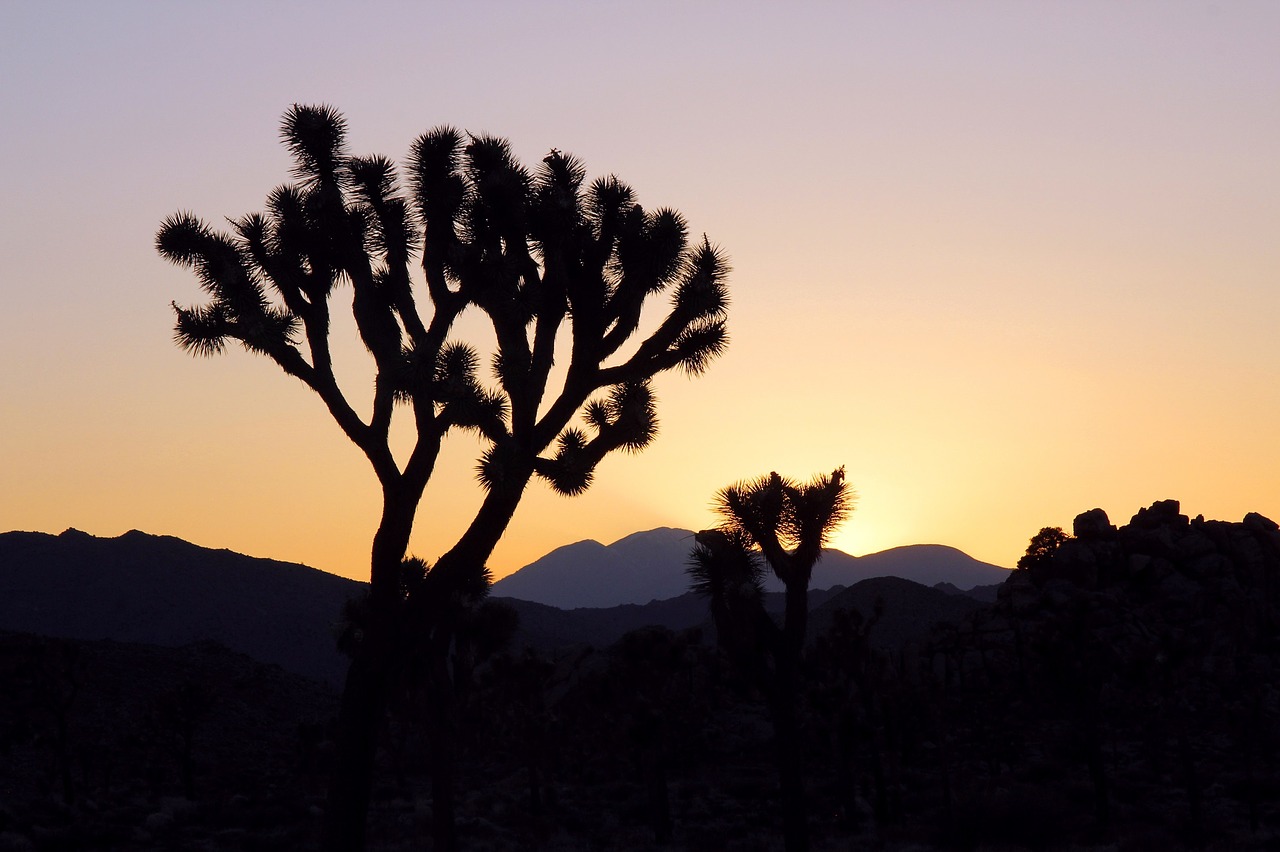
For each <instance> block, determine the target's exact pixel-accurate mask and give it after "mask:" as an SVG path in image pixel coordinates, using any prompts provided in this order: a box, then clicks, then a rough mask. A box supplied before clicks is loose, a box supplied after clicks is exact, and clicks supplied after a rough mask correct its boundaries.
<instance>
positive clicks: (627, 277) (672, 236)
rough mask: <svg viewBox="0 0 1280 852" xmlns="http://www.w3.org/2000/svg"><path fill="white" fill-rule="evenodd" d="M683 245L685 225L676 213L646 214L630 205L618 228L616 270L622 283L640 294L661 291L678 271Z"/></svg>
mask: <svg viewBox="0 0 1280 852" xmlns="http://www.w3.org/2000/svg"><path fill="white" fill-rule="evenodd" d="M687 244H688V227H687V226H686V225H685V221H684V217H682V216H681V215H680V214H679V213H677V212H676V211H674V210H669V209H665V208H664V209H661V210H658V211H657V212H656V213H646V212H645V210H644V208H643V207H641V206H640V205H639V204H636V205H634V206H633V207H631V208H630V209H629V210H628V211H627V214H626V216H625V217H623V219H622V221H621V223H620V226H619V231H618V246H617V255H616V271H617V273H618V275H619V278H620V279H621V281H622V283H623V286H625V287H628V288H629V289H632V290H636V291H638V292H641V293H644V294H649V293H653V292H656V291H658V290H661V289H662V288H663V287H665V286H667V284H668V283H670V281H671V280H672V278H673V277H674V276H675V275H677V274H678V273H679V272H680V268H681V262H682V260H683V257H684V252H685V248H686V246H687Z"/></svg>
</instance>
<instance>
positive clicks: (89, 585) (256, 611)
mask: <svg viewBox="0 0 1280 852" xmlns="http://www.w3.org/2000/svg"><path fill="white" fill-rule="evenodd" d="M692 546H693V533H692V532H691V531H689V530H682V529H674V528H670V527H664V528H660V529H656V530H649V531H647V532H641V533H635V534H633V535H629V536H627V537H625V538H623V539H620V540H619V541H616V542H614V543H613V544H611V545H608V546H605V545H603V544H600V543H599V542H596V541H584V542H578V543H577V544H571V545H567V546H565V547H561V548H557V549H556V550H554V551H552V552H551V553H549V554H547V555H546V556H544V557H542V558H541V559H539V560H537V561H536V562H533V563H532V564H530V565H528V566H526V567H525V568H523V569H521V570H520V571H517V572H516V573H515V574H512V575H511V576H509V577H506V578H503V579H502V580H500V581H498V582H497V583H496V584H494V588H493V595H494V596H495V597H500V598H505V599H507V602H508V603H509V604H510V605H512V606H514V607H515V609H516V610H517V611H518V612H519V613H520V615H521V620H522V624H521V631H522V633H523V635H524V637H525V640H526V641H529V642H531V643H532V644H534V645H537V646H540V647H557V646H561V645H566V644H567V645H574V644H582V643H587V644H596V645H597V646H598V647H599V646H602V645H603V644H607V643H609V642H612V641H615V640H616V639H617V638H619V637H620V636H621V635H622V634H623V633H625V632H626V631H627V630H630V629H634V628H637V627H643V626H647V625H654V624H657V625H663V626H666V627H669V628H671V629H684V628H686V627H694V626H699V625H704V626H706V627H707V629H708V630H710V625H709V620H708V615H709V613H708V610H707V608H706V601H704V600H702V599H700V598H697V597H695V596H693V595H690V594H688V581H687V578H686V577H685V573H684V570H685V561H686V559H687V556H688V552H689V549H690V548H691V547H692ZM1007 574H1008V572H1007V571H1005V570H1004V569H1002V568H997V567H996V566H994V565H987V564H985V563H982V562H978V561H976V560H973V559H970V558H969V557H968V556H965V555H964V554H963V553H961V552H960V551H958V550H956V549H955V548H950V547H942V546H940V545H918V546H914V547H899V548H894V549H892V550H887V551H884V552H883V553H877V554H872V555H870V556H863V557H853V556H849V555H848V554H845V553H841V552H840V551H837V550H830V551H827V554H826V556H825V557H824V559H823V560H822V561H821V562H820V563H819V564H818V567H817V569H816V570H815V572H814V580H813V583H812V590H811V592H810V603H811V606H813V607H821V606H823V605H824V604H825V603H826V602H827V601H828V600H830V599H831V598H832V597H834V596H835V595H836V594H838V593H840V592H841V589H842V587H845V586H848V587H856V588H858V589H860V590H861V591H860V592H857V593H853V592H851V594H861V595H862V597H860V598H858V599H857V601H856V603H857V605H858V606H859V607H862V608H865V606H866V603H867V602H866V600H864V599H863V598H866V595H867V594H869V592H868V590H869V589H872V588H881V587H883V588H887V589H889V590H890V594H889V597H890V598H891V599H892V600H895V601H897V600H906V599H907V598H908V597H909V598H910V599H911V600H912V601H914V602H913V603H911V604H909V605H906V604H904V605H903V606H902V607H901V614H902V615H903V616H904V617H905V616H906V615H907V612H908V610H909V611H911V613H913V614H911V615H910V618H909V621H910V623H912V624H914V623H915V622H916V621H919V620H920V618H921V617H923V615H924V614H931V613H936V614H939V615H947V614H951V610H953V609H955V608H957V607H965V606H972V605H974V603H973V602H971V601H968V600H966V599H962V596H959V595H956V594H955V592H956V591H957V590H959V589H962V588H970V587H973V586H980V585H985V586H991V584H994V583H999V582H1002V581H1003V580H1004V578H1005V576H1007ZM884 576H889V577H899V578H902V579H903V580H911V581H913V582H912V583H910V584H906V585H901V584H899V585H892V584H890V585H889V586H885V585H884V584H883V583H881V584H880V585H879V586H877V585H875V584H874V583H871V584H868V582H867V581H868V580H869V578H875V577H884ZM939 583H948V584H950V588H947V589H946V591H948V592H950V593H951V594H949V595H946V594H944V593H943V591H941V590H935V589H926V588H923V586H933V585H937V584H939ZM914 584H921V585H920V586H919V587H916V586H915V585H914ZM771 588H773V589H777V588H778V587H777V584H776V582H775V583H773V584H771ZM366 589H367V584H365V583H358V582H356V581H354V580H348V579H345V578H342V577H337V576H334V575H332V574H327V573H325V572H323V571H318V570H316V569H314V568H308V567H307V566H305V565H299V564H296V563H290V562H279V561H276V560H273V559H258V558H254V557H251V556H245V555H243V554H240V553H235V552H233V551H230V550H225V549H223V550H213V549H210V548H206V547H200V546H198V545H195V544H191V543H190V542H186V541H183V540H182V539H179V538H174V537H172V536H158V535H149V534H147V533H144V532H139V531H138V530H130V531H129V532H127V533H125V534H123V535H121V536H118V537H116V538H99V537H96V536H92V535H89V534H88V533H84V532H81V531H79V530H75V529H69V530H67V531H66V532H63V533H62V534H60V535H49V534H47V533H36V532H9V533H0V630H8V631H15V632H21V633H34V634H40V635H45V636H60V637H65V638H68V639H80V640H89V641H94V640H101V639H110V640H114V641H117V642H132V643H142V644H149V645H162V646H168V647H179V646H183V645H187V644H191V643H198V642H208V641H214V642H217V643H219V644H222V645H224V646H226V647H227V648H229V649H231V650H233V651H237V652H239V653H242V654H247V655H249V656H251V657H253V658H255V659H257V660H260V661H262V662H267V663H275V664H276V665H279V666H281V667H282V668H285V669H288V670H290V671H293V672H296V673H298V674H303V675H306V676H308V677H312V678H316V679H318V680H324V681H327V682H329V683H331V684H338V683H340V682H341V680H342V677H343V674H344V673H345V671H346V660H345V659H344V658H343V657H342V656H340V655H339V654H338V652H337V651H336V649H335V638H334V627H335V625H336V623H337V621H338V619H339V618H340V616H341V611H342V606H343V604H344V603H345V602H346V601H347V600H348V599H350V598H352V597H355V596H358V595H362V594H364V592H365V590H366ZM988 591H991V590H990V589H988ZM947 597H950V598H952V599H953V600H951V601H943V599H944V598H947ZM775 598H776V600H772V602H771V603H770V604H769V605H770V606H773V607H775V608H777V607H780V606H781V604H780V600H781V596H779V595H771V599H775ZM940 601H942V602H941V603H940ZM583 607H591V608H590V609H584V608H583ZM563 610H573V611H570V612H564V611H563ZM917 610H918V611H919V612H916V611H917ZM824 617H825V616H822V615H820V614H817V613H816V610H815V619H816V623H819V624H820V623H821V622H822V620H823V618H824ZM895 617H896V616H895ZM886 618H888V616H886ZM926 621H927V619H926ZM891 622H892V619H888V620H887V621H886V622H885V626H884V627H883V628H881V630H882V632H884V633H885V635H886V636H889V635H892V634H893V633H894V631H899V629H898V628H894V629H893V630H890V629H889V624H890V623H891ZM921 623H924V622H921ZM904 629H905V628H904ZM913 629H914V628H913ZM899 632H900V631H899ZM709 635H710V634H709V633H708V636H709Z"/></svg>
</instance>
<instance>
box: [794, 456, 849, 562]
mask: <svg viewBox="0 0 1280 852" xmlns="http://www.w3.org/2000/svg"><path fill="white" fill-rule="evenodd" d="M787 500H788V503H789V506H790V508H789V512H788V516H787V519H786V525H785V526H786V529H785V533H786V538H787V540H788V541H789V542H791V543H792V545H793V546H794V547H806V546H807V547H810V548H811V549H814V550H815V551H820V550H821V548H822V547H824V546H826V544H827V543H828V542H829V541H830V539H831V534H832V533H833V532H834V531H835V530H836V528H837V527H839V526H840V524H842V523H843V522H844V521H845V520H846V519H847V518H848V517H849V514H850V513H851V512H852V511H853V492H852V490H851V489H850V488H849V485H848V483H846V482H845V480H844V468H843V467H840V468H837V469H836V470H834V471H832V472H831V473H830V474H819V475H817V476H815V477H814V478H813V479H811V480H809V481H808V482H806V483H804V484H802V485H792V486H791V487H790V488H789V489H788V492H787ZM815 558H816V556H815Z"/></svg>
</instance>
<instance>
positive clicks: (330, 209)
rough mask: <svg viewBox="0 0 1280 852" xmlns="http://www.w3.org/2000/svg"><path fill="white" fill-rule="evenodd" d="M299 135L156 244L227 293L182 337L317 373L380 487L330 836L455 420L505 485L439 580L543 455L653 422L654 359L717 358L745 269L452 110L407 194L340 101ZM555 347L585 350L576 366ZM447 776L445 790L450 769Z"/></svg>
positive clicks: (299, 114) (444, 651)
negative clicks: (235, 209)
mask: <svg viewBox="0 0 1280 852" xmlns="http://www.w3.org/2000/svg"><path fill="white" fill-rule="evenodd" d="M282 136H283V139H284V142H285V145H286V146H287V147H288V148H289V150H290V152H291V153H292V154H293V157H294V162H295V166H294V177H295V178H296V183H294V184H292V185H286V186H281V187H279V188H277V189H275V190H274V191H272V193H271V194H270V195H269V196H268V198H267V210H266V212H265V213H254V214H250V215H248V216H245V217H243V218H241V219H238V220H234V221H233V222H232V223H231V224H232V228H233V231H234V233H233V234H232V235H226V234H223V233H219V232H217V231H215V230H213V229H212V228H210V227H209V226H208V225H206V224H205V223H204V222H202V221H200V220H199V219H197V218H196V217H195V216H194V215H192V214H189V213H179V214H177V215H174V216H172V217H170V218H169V219H168V220H166V221H165V222H164V224H163V225H162V226H161V228H160V231H159V234H158V236H157V238H156V245H157V248H158V250H159V251H160V253H161V254H162V255H163V256H164V257H166V258H168V259H169V260H172V261H173V262H175V263H177V264H179V265H182V266H185V267H188V268H190V269H191V270H192V271H193V272H194V273H195V274H196V276H197V278H198V279H199V281H200V284H201V286H202V288H203V289H204V290H205V292H206V293H207V294H208V296H209V300H208V301H207V303H205V304H203V305H197V306H195V307H189V308H187V307H180V306H178V305H176V304H175V305H174V310H175V312H176V314H177V324H176V330H175V335H174V336H175V339H176V341H177V343H178V344H179V345H180V346H182V347H183V348H184V349H187V350H188V351H190V352H192V353H193V354H196V355H213V354H217V353H220V352H222V351H223V350H224V348H225V347H226V344H227V342H228V341H238V342H239V343H240V344H241V345H242V346H243V347H244V348H245V349H247V350H248V351H250V352H254V353H257V354H260V355H265V356H267V357H268V358H270V359H271V360H272V361H274V362H275V363H276V365H277V366H279V367H280V368H281V369H282V370H284V372H285V373H287V374H289V375H291V376H293V377H295V378H297V379H299V380H300V381H302V382H303V383H304V384H306V385H307V386H308V387H309V388H311V389H312V390H313V391H315V393H316V394H317V395H318V396H319V397H320V399H321V400H322V401H323V403H324V404H325V406H326V408H327V409H328V411H329V413H330V414H331V415H332V417H333V419H334V420H335V421H336V422H337V424H338V426H339V427H340V428H341V429H342V431H343V432H344V433H345V434H346V435H347V437H348V438H350V439H351V441H352V442H353V443H355V445H356V446H357V447H358V448H359V449H360V451H361V452H363V453H364V455H365V457H366V458H368V460H369V463H370V464H371V465H372V467H373V470H374V473H375V474H376V476H377V478H378V482H379V484H380V485H381V488H382V515H381V520H380V522H379V525H378V529H377V531H376V533H375V535H374V538H373V548H372V554H371V558H370V579H371V596H370V601H369V609H370V617H369V619H368V621H367V624H366V626H365V628H364V630H363V635H362V637H361V642H360V643H359V644H358V646H357V647H356V651H355V654H354V656H353V658H352V662H351V667H350V670H349V673H348V676H347V681H346V686H345V689H344V691H343V698H342V709H341V721H340V730H341V736H340V742H339V747H338V751H339V756H338V769H337V771H336V773H335V776H334V782H333V785H332V788H331V791H330V796H329V803H328V808H327V811H326V829H325V831H326V841H325V848H326V849H330V850H338V849H344V850H349V849H360V848H362V847H363V845H364V823H365V815H366V813H367V808H368V801H369V795H370V789H371V783H372V775H373V759H374V753H375V749H376V738H375V732H376V730H377V722H378V719H379V718H380V716H381V714H382V713H383V712H384V708H385V704H386V695H387V689H388V681H389V677H390V673H389V669H388V663H387V660H388V657H389V655H390V654H391V652H392V650H393V648H392V645H393V642H394V635H393V634H394V631H392V630H390V629H389V628H388V627H387V626H386V625H388V624H389V623H390V622H393V621H394V617H393V615H387V617H385V618H384V617H382V616H383V614H393V613H394V612H395V611H396V609H397V607H400V606H402V605H403V598H402V596H401V589H400V568H401V560H402V559H403V557H404V556H405V552H406V549H407V547H408V541H409V536H410V532H411V530H412V527H413V522H414V516H415V514H416V511H417V508H418V505H419V503H420V501H421V499H422V495H423V491H424V489H425V488H426V485H427V482H428V480H429V479H430V478H431V476H432V472H433V470H434V468H435V463H436V458H437V455H438V453H439V450H440V447H441V442H442V440H443V439H444V437H445V435H446V433H447V432H449V431H450V430H452V429H467V430H473V431H475V432H477V433H479V435H480V436H481V437H482V438H483V440H484V441H485V442H486V443H487V446H488V449H487V450H485V451H484V453H483V455H482V457H481V458H480V459H479V464H478V471H479V479H480V482H481V483H482V485H483V488H484V497H483V501H482V503H481V505H480V508H479V510H478V511H477V513H476V516H475V518H474V520H473V521H472V523H471V524H470V526H469V527H468V528H467V529H466V531H465V532H464V533H463V534H462V536H461V537H460V538H459V539H458V541H457V543H456V544H455V545H454V546H453V547H452V548H450V549H449V550H448V551H446V552H445V554H444V555H443V556H442V557H441V558H440V559H439V560H438V561H437V562H436V564H435V565H434V566H432V568H431V571H430V575H432V577H431V582H429V583H424V584H423V585H422V588H423V590H424V591H425V592H430V593H431V594H437V593H442V594H448V591H447V590H448V589H450V588H469V587H470V586H472V585H474V583H475V582H476V581H477V578H478V577H481V575H482V574H483V572H484V569H485V562H486V561H487V559H488V557H489V555H490V554H491V553H492V551H493V548H494V546H495V545H496V544H497V542H498V540H499V538H500V537H501V536H502V534H503V532H504V531H505V530H506V528H507V525H508V523H509V522H510V520H511V517H512V515H513V513H514V512H515V510H516V507H517V505H518V504H519V502H520V498H521V495H522V493H523V492H524V489H525V487H526V485H527V484H528V482H529V481H530V479H531V478H533V477H534V476H535V475H536V476H538V477H540V478H542V479H544V480H546V481H547V482H548V483H550V485H551V487H552V488H553V489H555V490H556V491H558V492H560V493H563V494H567V495H573V494H578V493H580V492H582V491H583V490H585V489H586V488H587V487H588V486H589V485H590V484H591V480H592V476H593V473H594V470H595V467H596V465H597V464H598V463H599V462H600V461H601V459H603V458H604V456H605V455H607V454H608V453H610V452H613V451H615V450H620V449H621V450H631V451H637V450H640V449H642V448H643V447H645V446H646V445H647V444H648V443H649V442H650V441H651V440H653V438H654V435H655V434H656V431H657V418H656V405H655V400H654V396H653V393H652V391H651V389H650V386H649V379H650V378H651V377H653V376H654V375H656V374H658V373H661V372H663V371H666V370H670V369H674V368H681V369H683V370H684V371H685V372H687V373H689V374H691V375H696V374H699V373H701V372H702V371H703V370H704V369H705V368H706V366H707V365H708V364H709V363H710V361H711V360H713V359H714V358H715V357H716V356H717V355H719V354H720V353H721V351H722V350H723V349H724V347H725V345H726V343H727V340H728V337H727V330H726V311H727V305H728V294H727V288H726V276H727V273H728V266H727V263H726V260H725V258H724V256H723V255H722V254H721V252H720V251H719V250H718V249H716V248H715V247H713V246H712V245H711V243H710V242H708V241H707V239H706V238H705V237H704V238H703V239H702V240H701V241H697V242H693V243H691V242H690V241H689V239H688V236H687V228H686V225H685V222H684V219H683V218H682V217H681V216H680V215H679V214H678V213H677V212H675V211H673V210H669V209H660V210H656V211H649V210H646V209H644V208H643V207H641V205H640V204H638V203H637V202H636V200H635V197H634V194H633V192H632V190H631V189H630V187H628V186H626V185H625V184H623V183H622V182H621V181H619V180H618V179H617V178H615V177H612V176H611V177H607V178H601V179H597V180H596V181H594V182H593V183H591V184H590V185H589V186H584V178H585V169H584V168H583V166H582V164H581V163H580V162H579V161H578V160H576V159H575V158H573V157H572V156H570V155H568V154H564V153H561V152H560V151H556V150H553V151H552V152H551V153H550V154H548V155H547V157H546V158H544V159H543V161H542V163H541V164H540V165H539V166H538V167H537V168H536V169H534V170H533V171H530V170H528V169H526V168H525V167H524V166H522V165H521V164H520V163H519V162H518V161H517V160H516V159H515V158H514V157H513V155H512V153H511V149H510V146H509V145H508V143H507V142H506V141H505V140H503V139H500V138H495V137H490V136H478V137H477V136H468V135H464V134H463V133H460V132H459V131H457V130H455V129H453V128H449V127H441V128H437V129H435V130H432V131H430V132H428V133H426V134H424V135H423V136H421V137H419V138H418V140H417V141H416V142H415V143H414V145H413V149H412V153H411V154H410V157H409V162H408V164H407V171H408V174H409V191H408V193H407V194H405V193H402V191H401V188H400V184H399V180H398V177H397V170H396V167H395V165H394V164H393V163H392V161H391V160H389V159H387V158H385V157H381V156H369V157H355V156H351V155H349V154H348V153H347V150H346V143H345V137H346V123H345V120H344V119H343V117H342V116H341V115H340V114H339V113H338V112H337V111H336V110H334V109H332V108H331V107H327V106H298V105H294V106H293V107H292V108H291V109H289V110H288V111H287V112H286V113H285V116H284V120H283V123H282ZM416 266H420V267H421V273H418V272H417V271H416V269H415V267H416ZM344 283H349V284H350V285H351V295H352V302H351V308H352V313H353V315H354V318H355V323H356V327H357V329H358V333H359V335H360V338H361V340H362V342H363V343H364V345H365V347H366V348H367V349H368V350H369V352H370V354H371V355H372V357H373V361H374V364H375V368H376V375H375V377H374V384H373V400H372V405H371V410H370V411H369V413H368V415H367V416H365V417H362V416H361V415H360V414H359V413H357V411H356V409H355V408H353V407H352V405H351V403H350V402H349V401H348V397H347V395H346V394H345V393H344V391H343V390H342V389H341V388H340V387H339V384H338V381H337V379H336V377H335V372H334V367H333V358H332V354H331V349H330V343H329V330H330V317H331V305H330V299H331V297H332V296H333V294H334V291H335V289H336V288H337V287H338V285H340V284H344ZM660 293H667V294H668V295H669V299H670V302H669V305H668V306H667V308H666V312H665V316H664V317H663V318H662V319H661V320H660V321H659V322H657V324H656V327H655V328H654V330H653V331H652V332H651V333H649V334H648V336H647V337H644V338H643V339H642V340H639V341H638V342H636V343H632V344H630V345H628V341H629V340H631V339H632V338H633V337H635V336H636V332H637V330H638V328H639V325H640V320H641V314H642V310H643V307H644V305H645V303H646V301H648V300H649V298H650V297H652V296H656V295H658V294H660ZM473 309H474V310H476V311H479V312H480V313H482V314H483V315H484V316H485V317H486V318H487V319H488V321H489V323H490V324H491V325H492V329H493V333H494V339H495V341H496V345H495V349H494V351H493V352H492V355H491V366H492V369H493V374H494V379H493V380H492V381H491V382H485V381H483V380H482V379H481V378H480V377H479V375H478V368H479V364H480V354H479V353H478V352H477V351H476V349H474V348H473V347H471V346H469V345H467V344H465V343H462V342H458V341H455V340H454V339H452V338H451V330H452V328H453V326H454V322H455V320H457V319H458V317H459V316H461V315H462V314H463V313H464V312H466V311H469V310H473ZM557 356H559V358H558V359H557ZM553 365H556V366H558V367H561V368H564V372H563V373H562V374H561V373H559V372H556V373H555V374H554V375H556V376H561V375H562V378H558V379H555V380H554V381H553V371H552V367H553ZM397 415H400V416H405V417H409V418H411V419H412V423H413V427H414V429H415V431H416V440H415V442H414V444H413V447H412V450H411V451H410V452H409V455H408V456H407V458H406V459H405V460H404V461H403V463H401V462H399V461H397V459H396V457H395V456H393V454H392V451H391V445H390V441H389V434H390V430H391V424H392V420H393V418H394V417H396V416H397ZM579 417H581V419H582V421H583V424H582V426H581V427H579V426H577V425H574V423H575V420H576V419H577V418H579ZM420 603H421V604H422V606H423V607H424V609H430V608H431V607H430V604H429V602H427V601H422V602H420ZM430 629H431V630H432V631H433V635H434V641H433V642H432V643H431V646H432V647H433V648H435V649H436V653H435V656H434V659H433V661H432V663H431V669H432V675H431V676H432V677H434V678H435V679H436V681H437V682H438V684H439V686H440V690H439V694H440V695H441V696H442V698H441V700H442V701H444V702H446V704H447V702H448V698H447V695H448V692H449V690H448V689H446V688H445V687H446V686H447V684H446V683H445V681H447V680H448V679H449V678H450V677H451V675H450V673H449V667H450V661H449V656H448V648H449V647H450V644H451V638H450V637H451V635H452V632H453V624H452V623H451V620H450V619H449V618H448V617H443V616H442V617H440V618H438V619H437V620H436V621H435V622H434V623H433V624H431V625H430ZM439 709H440V713H438V714H435V715H437V716H439V717H440V718H442V719H447V718H448V717H449V712H450V711H449V708H448V707H447V706H445V707H441V708H439ZM437 733H439V731H437ZM437 777H438V780H441V781H443V783H444V786H445V788H446V789H447V786H448V781H447V774H446V776H444V777H441V776H437ZM437 804H438V806H439V805H443V804H444V803H441V802H439V801H438V802H437ZM435 823H436V829H435V831H436V844H437V845H436V848H437V849H448V848H452V847H453V845H454V838H453V827H452V820H451V819H449V818H448V814H447V813H437V814H436V820H435Z"/></svg>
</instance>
